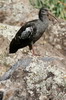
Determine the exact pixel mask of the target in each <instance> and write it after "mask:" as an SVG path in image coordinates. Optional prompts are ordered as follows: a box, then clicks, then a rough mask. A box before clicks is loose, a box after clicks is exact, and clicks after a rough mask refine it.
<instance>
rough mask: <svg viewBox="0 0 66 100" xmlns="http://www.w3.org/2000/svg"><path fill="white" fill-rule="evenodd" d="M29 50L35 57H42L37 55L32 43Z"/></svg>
mask: <svg viewBox="0 0 66 100" xmlns="http://www.w3.org/2000/svg"><path fill="white" fill-rule="evenodd" d="M29 49H30V50H32V54H33V55H35V56H40V55H39V54H36V53H35V50H34V46H33V43H31V44H30V45H29Z"/></svg>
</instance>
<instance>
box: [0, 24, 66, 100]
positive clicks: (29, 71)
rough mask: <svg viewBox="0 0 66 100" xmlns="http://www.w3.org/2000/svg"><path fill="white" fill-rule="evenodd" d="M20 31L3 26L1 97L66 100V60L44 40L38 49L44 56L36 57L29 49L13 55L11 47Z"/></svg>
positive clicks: (0, 27) (0, 37)
mask: <svg viewBox="0 0 66 100" xmlns="http://www.w3.org/2000/svg"><path fill="white" fill-rule="evenodd" d="M53 27H54V26H53ZM18 29H19V27H16V26H10V25H6V24H5V25H4V24H0V46H1V48H0V66H1V71H3V72H2V73H0V74H1V77H0V94H1V97H3V100H65V99H66V60H65V59H66V56H65V55H63V54H62V53H61V52H60V51H59V50H57V49H56V48H54V47H53V46H52V45H50V44H48V43H47V42H46V41H45V40H44V41H43V38H44V37H43V38H41V39H40V40H39V41H38V42H37V43H36V44H35V47H34V48H35V51H36V52H37V53H40V55H41V56H37V57H35V56H34V57H33V56H32V53H31V52H30V51H29V50H28V48H27V47H26V48H23V49H20V50H18V52H17V53H15V54H9V53H8V48H9V43H10V41H11V39H12V38H13V37H14V35H15V33H16V32H17V31H18ZM9 67H10V68H9ZM1 100H2V99H1Z"/></svg>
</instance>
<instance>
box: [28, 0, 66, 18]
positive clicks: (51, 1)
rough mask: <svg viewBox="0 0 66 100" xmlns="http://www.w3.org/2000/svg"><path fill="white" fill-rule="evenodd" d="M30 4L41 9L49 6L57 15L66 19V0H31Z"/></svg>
mask: <svg viewBox="0 0 66 100" xmlns="http://www.w3.org/2000/svg"><path fill="white" fill-rule="evenodd" d="M29 1H30V4H31V5H32V6H33V7H35V8H37V9H39V8H41V7H42V6H43V7H47V8H49V9H50V10H51V11H52V13H53V14H55V16H57V17H59V18H63V19H66V0H29Z"/></svg>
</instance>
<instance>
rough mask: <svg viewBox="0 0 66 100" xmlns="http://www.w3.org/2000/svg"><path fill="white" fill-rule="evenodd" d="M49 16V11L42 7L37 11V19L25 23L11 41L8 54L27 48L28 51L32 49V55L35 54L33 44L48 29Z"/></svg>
mask: <svg viewBox="0 0 66 100" xmlns="http://www.w3.org/2000/svg"><path fill="white" fill-rule="evenodd" d="M49 14H50V13H49V10H48V9H47V8H43V7H42V8H41V9H40V11H39V18H38V19H36V20H32V21H29V22H27V23H25V24H24V25H23V26H22V27H21V28H20V29H19V31H18V32H17V33H16V35H15V37H14V38H13V39H12V41H11V43H10V46H9V53H15V52H17V50H18V49H20V48H23V47H26V46H29V49H30V50H31V49H32V50H33V54H35V53H34V49H33V44H34V43H35V42H36V41H37V40H38V39H39V38H40V37H41V36H42V35H43V33H44V32H45V31H46V29H47V28H48V24H49V18H48V15H49ZM50 15H51V14H50Z"/></svg>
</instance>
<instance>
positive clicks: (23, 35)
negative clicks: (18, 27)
mask: <svg viewBox="0 0 66 100" xmlns="http://www.w3.org/2000/svg"><path fill="white" fill-rule="evenodd" d="M32 31H33V28H32V27H27V28H26V29H25V31H23V32H22V34H21V38H22V39H23V38H26V37H28V36H29V34H32Z"/></svg>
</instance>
